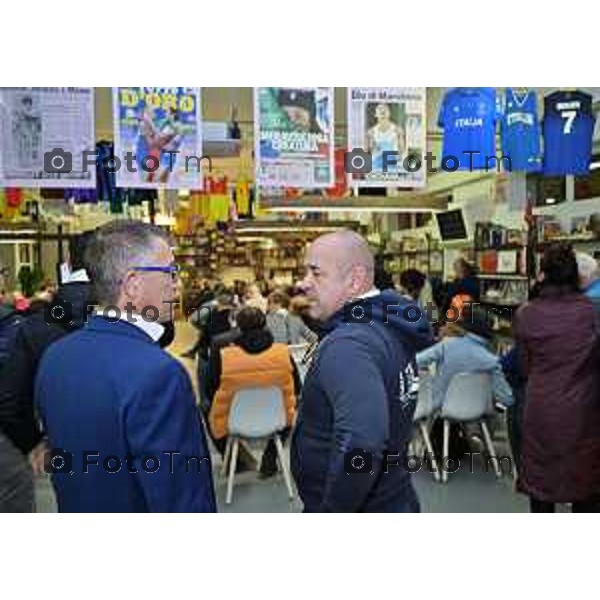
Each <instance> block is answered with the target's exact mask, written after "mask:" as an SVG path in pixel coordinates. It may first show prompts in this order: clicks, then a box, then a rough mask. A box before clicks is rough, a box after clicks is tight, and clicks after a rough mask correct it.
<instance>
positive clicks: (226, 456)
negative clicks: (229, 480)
mask: <svg viewBox="0 0 600 600" xmlns="http://www.w3.org/2000/svg"><path fill="white" fill-rule="evenodd" d="M231 443H232V439H231V436H228V437H227V444H226V446H225V454H224V455H223V465H222V466H221V476H223V477H225V475H226V474H227V463H228V462H229V458H230V456H231Z"/></svg>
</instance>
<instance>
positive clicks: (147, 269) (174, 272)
mask: <svg viewBox="0 0 600 600" xmlns="http://www.w3.org/2000/svg"><path fill="white" fill-rule="evenodd" d="M131 270H132V271H137V272H139V273H168V274H170V275H171V278H172V279H173V280H176V279H177V276H178V274H179V268H178V267H177V266H176V265H166V266H163V267H157V266H144V267H133V268H132V269H131Z"/></svg>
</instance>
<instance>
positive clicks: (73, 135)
mask: <svg viewBox="0 0 600 600" xmlns="http://www.w3.org/2000/svg"><path fill="white" fill-rule="evenodd" d="M94 137H95V135H94V89H93V88H76V87H54V88H0V186H3V187H24V188H36V187H40V186H42V185H43V187H48V188H93V187H96V166H95V164H94V163H93V161H92V164H91V166H87V167H86V165H84V156H85V154H84V153H85V152H86V151H87V152H89V151H93V150H94V148H95V140H94Z"/></svg>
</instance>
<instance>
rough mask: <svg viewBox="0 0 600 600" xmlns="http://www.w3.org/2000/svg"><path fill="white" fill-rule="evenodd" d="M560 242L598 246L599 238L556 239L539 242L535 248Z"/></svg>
mask: <svg viewBox="0 0 600 600" xmlns="http://www.w3.org/2000/svg"><path fill="white" fill-rule="evenodd" d="M561 242H562V243H566V244H600V238H566V237H565V238H556V239H553V240H540V241H538V242H537V243H536V246H549V245H550V244H558V243H561Z"/></svg>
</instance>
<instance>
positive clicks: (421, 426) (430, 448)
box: [419, 421, 440, 482]
mask: <svg viewBox="0 0 600 600" xmlns="http://www.w3.org/2000/svg"><path fill="white" fill-rule="evenodd" d="M419 429H420V431H421V437H422V438H423V441H424V442H425V448H426V450H427V454H429V456H430V457H431V466H432V467H433V478H434V479H435V480H436V481H437V482H439V481H440V470H439V468H438V464H437V460H436V459H435V454H434V453H433V445H432V444H431V438H430V437H429V432H428V431H427V425H426V424H425V422H424V421H421V422H420V423H419Z"/></svg>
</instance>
